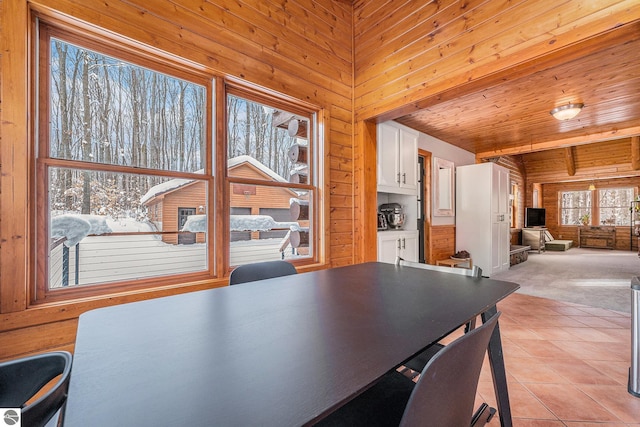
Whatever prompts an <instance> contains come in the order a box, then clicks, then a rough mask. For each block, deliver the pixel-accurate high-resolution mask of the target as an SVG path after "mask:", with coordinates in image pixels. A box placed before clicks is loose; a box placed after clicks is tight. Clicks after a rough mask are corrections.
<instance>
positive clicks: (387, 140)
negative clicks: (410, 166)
mask: <svg viewBox="0 0 640 427" xmlns="http://www.w3.org/2000/svg"><path fill="white" fill-rule="evenodd" d="M377 147H378V148H377V159H378V161H377V166H378V191H380V192H394V191H395V190H397V189H398V176H399V174H400V170H399V169H398V168H399V164H400V163H399V161H398V152H399V148H400V133H399V129H397V128H394V127H392V126H389V125H386V124H384V123H381V124H379V125H378V145H377Z"/></svg>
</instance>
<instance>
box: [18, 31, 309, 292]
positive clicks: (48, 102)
mask: <svg viewBox="0 0 640 427" xmlns="http://www.w3.org/2000/svg"><path fill="white" fill-rule="evenodd" d="M37 25H38V43H37V44H36V46H35V55H37V60H36V61H34V64H38V65H37V70H36V78H35V79H34V81H36V82H37V90H34V93H36V94H37V96H38V99H37V100H36V102H35V104H36V105H38V109H37V115H38V120H37V129H36V132H35V137H34V150H33V153H34V155H35V156H34V158H33V162H32V166H33V170H34V173H35V179H33V180H32V186H31V190H32V191H33V194H34V195H35V197H34V199H35V201H36V203H35V204H34V205H33V210H32V212H31V220H32V222H33V229H34V230H35V244H34V245H33V249H32V256H33V259H35V260H36V264H35V266H34V267H33V270H32V277H33V278H34V281H33V283H34V287H33V293H32V298H31V299H32V300H34V301H36V302H41V301H50V300H61V299H66V298H74V297H77V296H85V295H100V294H108V293H111V292H116V291H118V290H125V291H126V290H129V289H132V288H149V287H154V286H164V285H174V284H181V283H189V282H194V281H197V280H209V279H214V278H216V277H217V278H221V277H222V276H223V275H224V274H226V273H227V272H228V271H229V270H230V269H232V268H233V267H234V266H236V265H240V264H244V263H249V262H257V261H266V260H274V259H286V260H289V261H291V262H295V263H296V264H305V263H306V264H309V263H315V262H318V261H319V259H320V257H319V254H320V253H321V251H320V249H319V247H318V246H319V243H318V242H319V237H318V236H319V233H318V227H319V221H318V217H319V216H318V212H319V211H320V209H319V202H318V200H319V198H320V191H319V188H320V186H319V184H318V182H319V179H318V170H319V167H318V161H319V159H320V156H318V155H317V150H318V147H317V142H316V141H317V135H318V132H317V119H316V117H317V109H314V108H313V107H311V106H309V105H307V104H305V103H303V102H296V101H295V100H291V99H289V98H285V97H284V96H283V97H280V96H279V95H277V94H274V93H272V92H270V93H269V94H266V93H264V92H262V91H259V90H255V89H253V88H252V87H249V86H242V87H240V86H237V85H226V84H225V83H224V81H223V79H221V78H216V76H215V75H213V74H207V73H205V72H203V71H201V70H196V69H195V68H194V69H192V68H190V67H189V66H187V65H185V64H184V63H183V62H181V61H180V62H173V60H167V59H166V56H162V55H160V54H158V55H157V56H156V55H155V54H152V53H150V52H149V51H148V50H147V51H144V52H138V51H137V50H136V48H135V47H132V46H131V45H129V44H122V45H121V44H120V42H117V41H115V40H107V39H105V38H104V34H101V36H100V37H98V36H94V35H92V34H91V33H89V32H88V31H82V32H78V33H76V32H74V31H71V30H70V29H68V28H62V27H61V26H59V24H57V23H54V22H51V23H47V22H40V23H38V24H37ZM214 81H217V82H221V84H222V85H223V86H224V87H223V88H222V89H220V88H219V90H218V91H217V93H220V94H223V95H222V96H221V97H220V98H218V99H216V102H215V103H214V90H213V89H214V87H213V86H214V83H213V82H214ZM214 104H215V105H217V106H219V108H218V111H214V108H213V105H214ZM214 142H215V144H214ZM225 153H226V155H225ZM216 171H219V172H218V173H216ZM216 177H220V178H221V180H220V181H217V180H216V179H215V178H216ZM216 213H217V214H218V215H219V216H218V217H216ZM214 230H215V232H214Z"/></svg>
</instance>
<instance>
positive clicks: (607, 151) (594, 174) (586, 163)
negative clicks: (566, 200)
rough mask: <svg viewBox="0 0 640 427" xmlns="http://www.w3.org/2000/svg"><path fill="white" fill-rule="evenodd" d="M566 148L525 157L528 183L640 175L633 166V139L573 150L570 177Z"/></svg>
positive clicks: (584, 146)
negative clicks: (572, 164) (571, 173)
mask: <svg viewBox="0 0 640 427" xmlns="http://www.w3.org/2000/svg"><path fill="white" fill-rule="evenodd" d="M565 150H566V149H565V148H558V149H554V150H545V151H538V152H534V153H526V154H522V155H521V158H522V162H523V164H524V167H525V169H526V174H527V182H528V183H534V182H538V183H552V182H560V181H588V180H596V181H598V180H600V179H602V178H615V177H627V176H640V171H638V170H636V169H634V168H633V166H632V161H631V160H632V144H631V138H622V139H617V140H613V141H606V142H599V143H593V144H588V145H579V146H575V147H572V152H573V163H574V165H575V172H574V174H573V175H570V174H569V173H568V170H567V164H566V151H565Z"/></svg>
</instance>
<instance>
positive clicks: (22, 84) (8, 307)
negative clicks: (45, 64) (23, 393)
mask: <svg viewBox="0 0 640 427" xmlns="http://www.w3.org/2000/svg"><path fill="white" fill-rule="evenodd" d="M29 25H30V24H29V21H28V11H27V5H26V2H24V1H17V0H3V1H2V2H1V3H0V26H1V31H2V34H1V37H0V52H1V55H0V70H1V71H0V72H1V73H2V74H1V77H0V101H2V102H0V108H1V110H0V141H1V142H2V143H1V144H0V167H1V169H0V173H1V178H0V196H1V197H2V198H1V199H0V218H1V219H2V220H1V221H0V313H7V312H17V311H20V310H24V309H25V308H26V306H27V299H28V293H27V279H28V276H27V265H28V263H29V258H28V255H27V249H28V237H29V233H30V230H29V228H28V225H27V219H28V218H29V215H28V207H29V199H28V198H27V196H26V195H28V194H29V187H28V184H29V182H28V175H27V171H29V170H30V167H29V163H28V158H29V156H28V154H29V145H28V144H26V143H24V141H25V140H26V137H27V135H28V134H29V131H30V122H29V121H28V118H29V114H30V103H29V96H28V93H29V90H28V83H29V81H28V80H27V79H25V76H27V75H28V74H29V73H28V72H27V64H28V51H27V43H26V41H25V40H24V34H25V29H26V28H28V27H29Z"/></svg>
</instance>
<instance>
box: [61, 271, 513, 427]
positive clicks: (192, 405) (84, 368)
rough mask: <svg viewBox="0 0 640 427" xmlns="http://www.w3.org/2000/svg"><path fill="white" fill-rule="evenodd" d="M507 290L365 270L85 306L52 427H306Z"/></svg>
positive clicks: (503, 398)
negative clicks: (61, 416)
mask: <svg viewBox="0 0 640 427" xmlns="http://www.w3.org/2000/svg"><path fill="white" fill-rule="evenodd" d="M518 287H519V286H518V285H517V284H514V283H510V282H504V281H499V280H492V279H487V278H470V277H466V276H461V275H455V274H447V273H441V272H437V271H429V270H423V269H416V268H412V267H406V266H396V265H392V264H385V263H378V262H372V263H364V264H357V265H351V266H346V267H340V268H332V269H326V270H320V271H314V272H309V273H303V274H297V275H293V276H286V277H281V278H275V279H268V280H261V281H257V282H251V283H245V284H242V285H237V286H230V287H223V288H216V289H211V290H205V291H199V292H192V293H186V294H180V295H175V296H170V297H164V298H157V299H153V300H146V301H140V302H135V303H130V304H123V305H117V306H112V307H106V308H100V309H97V310H93V311H89V312H87V313H84V314H82V315H81V316H80V320H79V324H78V333H77V338H76V345H75V353H74V361H73V368H72V372H71V381H70V386H69V397H68V401H67V407H66V414H65V420H64V425H65V426H68V427H87V426H92V427H100V426H105V427H106V426H109V427H112V426H114V425H127V426H154V427H156V426H177V425H179V426H213V425H215V426H258V425H259V426H278V427H281V426H299V425H311V424H313V423H314V422H317V421H318V420H320V419H322V418H323V417H324V416H326V415H327V414H329V413H331V412H332V411H334V410H335V409H337V408H338V407H340V406H341V405H343V404H344V403H346V402H348V401H349V400H351V399H352V398H353V397H355V396H357V395H358V394H360V393H361V392H363V391H364V390H366V389H367V388H368V387H370V386H371V385H372V384H374V383H375V382H376V380H377V379H379V378H380V377H381V376H383V375H384V374H385V373H386V372H388V371H389V370H391V369H394V368H395V367H396V366H398V365H400V364H402V363H403V362H404V361H406V360H407V359H409V358H410V357H411V356H413V355H415V354H416V353H418V352H420V351H421V350H422V349H424V348H425V347H427V346H429V345H430V344H432V343H435V342H437V341H439V340H440V339H441V338H443V337H445V336H446V335H448V334H450V333H451V332H453V331H455V330H456V329H458V328H459V327H460V326H461V325H464V324H465V323H466V322H468V321H469V320H470V319H473V318H475V317H476V316H478V315H484V316H490V315H492V314H493V313H494V312H495V311H496V304H497V303H498V302H499V301H500V300H502V299H503V298H505V297H507V296H508V295H509V294H511V293H512V292H514V291H515V290H516V289H517V288H518ZM489 356H490V362H491V365H492V372H493V375H494V385H495V388H496V393H497V396H498V409H499V411H500V418H501V423H502V425H503V426H510V425H511V412H510V407H509V398H508V391H507V383H506V376H505V369H504V363H503V359H502V348H501V343H500V333H499V328H497V329H496V331H495V332H494V335H493V337H492V341H491V344H490V347H489Z"/></svg>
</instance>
